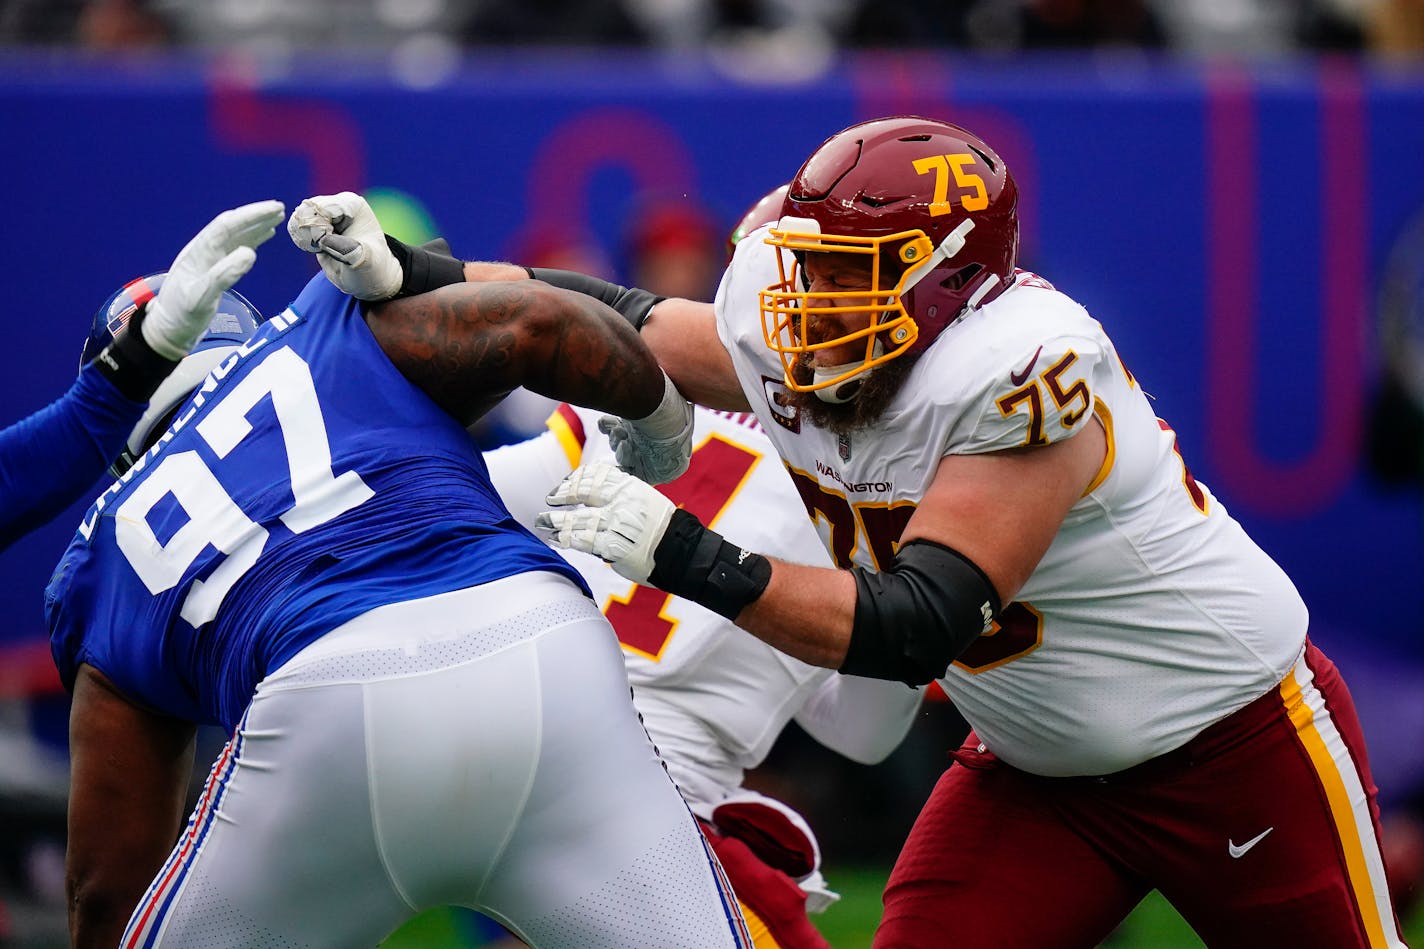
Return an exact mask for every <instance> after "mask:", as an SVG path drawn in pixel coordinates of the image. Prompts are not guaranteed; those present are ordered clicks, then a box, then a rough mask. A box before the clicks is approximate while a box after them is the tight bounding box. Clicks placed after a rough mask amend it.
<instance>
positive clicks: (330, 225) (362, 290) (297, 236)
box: [287, 191, 405, 300]
mask: <svg viewBox="0 0 1424 949" xmlns="http://www.w3.org/2000/svg"><path fill="white" fill-rule="evenodd" d="M287 234H288V235H290V236H291V238H292V243H294V244H296V245H297V246H298V247H300V248H301V249H302V250H304V251H307V252H309V253H312V254H315V255H316V260H317V263H319V264H321V269H322V272H323V273H325V274H326V276H327V279H328V280H330V281H331V282H332V283H334V284H336V286H337V287H338V288H339V289H341V290H342V291H343V292H345V293H349V294H351V295H352V296H353V297H355V298H356V299H358V300H389V299H390V298H391V297H393V296H395V295H396V294H397V293H398V292H399V291H400V288H401V283H402V281H404V279H405V275H404V274H403V273H402V272H401V265H400V261H398V260H396V255H395V254H393V253H391V249H390V247H389V246H388V245H387V244H386V235H385V233H384V232H383V231H382V230H381V222H380V221H378V220H376V212H375V211H372V210H371V205H370V204H368V203H367V202H366V199H365V198H363V197H361V196H360V195H359V194H356V193H355V192H352V191H343V192H341V193H340V194H319V195H316V196H315V197H311V198H307V199H306V200H305V201H303V202H302V203H301V204H299V205H297V207H296V210H294V211H293V212H292V216H291V218H290V219H289V220H288V221H287Z"/></svg>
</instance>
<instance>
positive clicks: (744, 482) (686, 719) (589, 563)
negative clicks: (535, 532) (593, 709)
mask: <svg viewBox="0 0 1424 949" xmlns="http://www.w3.org/2000/svg"><path fill="white" fill-rule="evenodd" d="M600 414H601V413H598V412H594V411H591V410H589V409H583V408H577V407H574V406H571V405H568V404H564V405H561V406H559V407H558V409H557V410H556V411H555V412H554V414H553V415H552V416H551V417H550V418H549V421H548V429H547V431H545V432H544V433H543V434H541V435H539V436H537V437H535V438H531V439H529V440H527V441H523V442H520V443H518V444H514V445H506V446H504V447H502V448H498V449H495V450H494V451H491V452H487V453H486V454H485V463H486V464H487V465H488V466H489V471H490V479H491V480H492V481H493V482H494V486H495V488H496V489H497V490H498V491H499V494H500V497H501V498H503V499H504V502H505V504H506V505H508V507H509V510H510V513H512V514H513V515H514V516H515V518H516V519H517V520H519V521H520V523H523V524H526V525H529V526H532V525H533V523H534V520H535V518H536V516H537V515H538V514H539V512H541V511H543V510H545V509H546V508H547V506H548V505H547V503H546V501H545V496H546V495H547V494H548V492H549V487H550V486H551V485H554V484H557V483H558V482H559V481H561V480H562V479H563V478H564V477H566V476H567V475H568V474H569V473H570V472H571V471H572V470H573V469H574V468H576V467H578V466H579V465H580V464H588V463H592V462H598V461H604V462H608V461H612V459H613V454H612V451H611V449H610V448H609V446H608V442H607V440H606V439H604V438H602V437H600V436H599V435H598V432H597V423H598V419H599V416H600ZM693 421H694V433H695V435H694V446H695V447H694V448H693V451H692V461H691V464H690V466H689V467H688V470H687V472H686V473H685V474H683V475H682V476H681V477H679V478H678V479H677V480H675V481H673V482H671V483H669V484H667V485H664V486H663V488H662V490H663V492H664V493H665V494H666V495H667V496H668V497H669V498H670V499H672V500H673V501H674V502H675V503H676V504H678V505H680V506H682V507H684V508H686V509H688V510H689V511H692V512H694V513H695V514H696V515H697V516H698V517H699V518H701V519H703V520H705V521H706V522H707V523H709V524H716V525H717V526H718V528H719V529H721V530H725V531H727V532H728V533H730V534H732V535H733V536H736V537H739V538H743V539H744V540H745V541H746V542H747V543H754V544H755V545H756V546H757V549H759V550H766V551H770V552H773V553H775V554H776V555H777V556H780V557H785V558H788V559H792V560H797V561H800V562H805V563H817V564H825V565H828V564H829V562H830V561H829V559H828V558H827V556H826V553H825V550H824V548H822V547H821V543H820V540H819V538H817V536H816V533H815V531H814V530H812V528H811V525H810V523H809V522H808V521H807V520H806V519H805V517H804V516H803V515H802V514H801V503H800V500H799V499H798V498H797V496H796V492H795V489H794V488H793V486H792V484H791V482H790V481H789V480H788V479H787V477H786V473H785V471H784V470H783V469H782V467H781V465H780V463H779V461H778V460H777V458H776V449H775V448H774V447H773V446H772V444H771V442H770V441H769V440H768V439H767V437H766V435H765V434H764V433H763V432H762V431H761V426H760V425H759V424H758V423H757V421H756V419H755V418H754V417H752V416H751V415H749V414H746V413H731V412H717V411H714V410H712V409H705V408H701V407H699V408H698V409H697V410H696V413H695V415H694V417H693ZM590 436H592V437H590ZM564 555H565V557H567V558H568V560H569V562H570V563H572V564H573V565H574V566H575V567H577V568H578V570H579V572H580V573H581V574H583V576H584V578H585V579H586V580H587V581H588V585H589V587H590V589H592V590H593V594H594V600H595V602H597V603H598V604H599V605H600V606H601V607H602V609H603V612H604V614H605V615H606V616H607V617H608V619H609V621H610V622H611V623H612V624H613V628H614V629H615V630H616V631H617V632H618V638H619V641H620V642H621V643H622V644H623V657H624V660H625V664H626V666H627V669H628V678H629V681H630V682H631V683H632V686H633V704H634V705H636V706H637V708H638V712H639V714H640V716H641V717H642V720H643V724H644V726H645V727H646V728H647V730H648V734H649V735H650V736H651V737H652V739H653V743H654V744H655V745H656V746H657V747H658V750H659V752H660V753H661V755H662V759H663V761H664V762H665V763H666V765H667V769H668V773H669V774H671V775H672V778H673V780H674V781H675V782H676V783H677V786H678V788H679V789H680V790H681V791H682V795H683V797H684V798H685V799H686V800H687V803H688V805H689V806H690V807H691V808H692V812H693V813H694V814H696V815H697V817H698V819H699V821H701V822H702V826H703V829H704V832H706V833H707V836H708V838H709V839H710V840H711V841H712V844H713V849H714V850H716V852H717V855H718V857H719V858H720V859H721V861H722V866H723V867H724V868H725V869H726V871H727V877H728V879H729V880H730V881H731V883H732V888H733V890H735V891H736V893H737V897H738V899H739V901H740V902H741V904H742V911H743V915H745V916H746V918H747V925H748V927H749V928H750V929H751V932H752V936H753V938H754V939H755V941H756V945H757V946H758V949H769V947H780V949H812V947H826V946H827V943H826V941H825V939H824V938H823V937H822V936H821V935H820V934H819V933H818V932H817V930H816V928H815V927H814V926H813V925H812V924H811V922H810V921H809V920H808V919H807V913H808V912H813V913H814V912H819V911H821V910H823V909H824V908H825V907H826V906H829V905H830V904H831V903H832V902H833V901H834V900H835V899H836V898H837V897H836V895H835V894H834V893H833V892H831V891H830V890H828V889H827V888H826V881H825V880H824V879H823V878H822V876H821V874H820V872H819V866H820V848H819V845H818V844H817V842H816V838H815V835H814V833H813V832H812V830H811V828H810V827H809V826H808V825H807V824H806V823H805V821H804V820H803V819H802V818H801V816H800V815H799V814H797V813H796V812H795V811H794V810H792V809H791V808H789V807H787V806H786V805H785V804H784V803H782V802H780V801H777V800H774V799H772V798H769V797H766V796H764V795H762V794H759V793H757V792H755V791H751V790H749V789H746V788H743V787H742V779H743V776H744V772H745V771H746V770H747V769H749V768H754V767H756V766H757V765H759V764H761V762H762V761H763V760H764V759H765V758H766V756H767V753H768V752H769V751H770V750H771V746H772V744H773V742H775V740H776V738H777V736H778V735H780V734H781V731H782V729H783V728H784V727H785V726H786V724H787V723H788V722H791V721H795V722H796V723H797V724H798V725H800V726H801V727H802V728H804V729H805V730H806V731H807V733H808V734H810V735H811V736H813V737H814V738H816V739H817V740H818V741H820V742H821V743H822V744H824V745H825V746H826V747H828V748H830V749H832V750H834V751H837V752H840V753H841V754H843V755H845V756H846V757H848V758H851V759H852V760H854V761H857V762H860V763H862V764H875V763H876V762H879V761H881V760H882V759H884V757H885V756H886V755H888V754H889V753H890V752H891V751H893V750H894V749H895V747H896V746H897V745H898V744H899V743H900V741H901V739H903V738H904V736H905V734H906V733H907V732H908V731H909V728H910V726H911V724H912V723H913V721H914V717H915V713H916V711H917V710H918V709H919V707H920V702H921V697H922V690H920V689H912V688H908V687H906V686H905V685H903V684H901V683H896V682H888V681H885V680H879V679H867V678H861V677H858V676H838V675H836V674H835V673H834V672H833V671H832V670H830V669H825V668H821V667H818V666H812V665H808V664H806V663H804V662H800V661H799V660H796V659H793V658H791V657H789V656H786V655H785V654H783V653H779V652H777V651H776V650H774V649H772V648H771V647H770V646H767V645H766V644H765V643H763V642H761V641H760V640H758V639H754V638H752V637H750V636H747V635H746V634H745V633H742V632H741V631H740V630H737V629H736V628H734V626H733V624H732V623H731V622H730V621H729V620H727V619H724V618H723V617H721V616H718V615H717V614H716V613H713V612H711V611H710V610H707V609H704V608H702V607H700V606H698V605H697V604H695V603H691V602H689V601H687V600H681V599H678V598H675V597H673V596H670V595H668V594H666V593H664V592H662V591H661V590H655V589H652V588H650V587H645V586H638V585H635V584H632V583H630V582H629V581H628V580H626V579H624V578H623V577H621V576H619V575H618V574H617V573H616V572H614V571H613V570H612V569H610V568H609V567H608V565H607V564H605V563H603V562H601V561H600V560H598V559H597V558H595V557H593V556H590V555H588V554H583V553H579V552H577V551H565V552H564ZM798 884H799V885H798Z"/></svg>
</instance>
